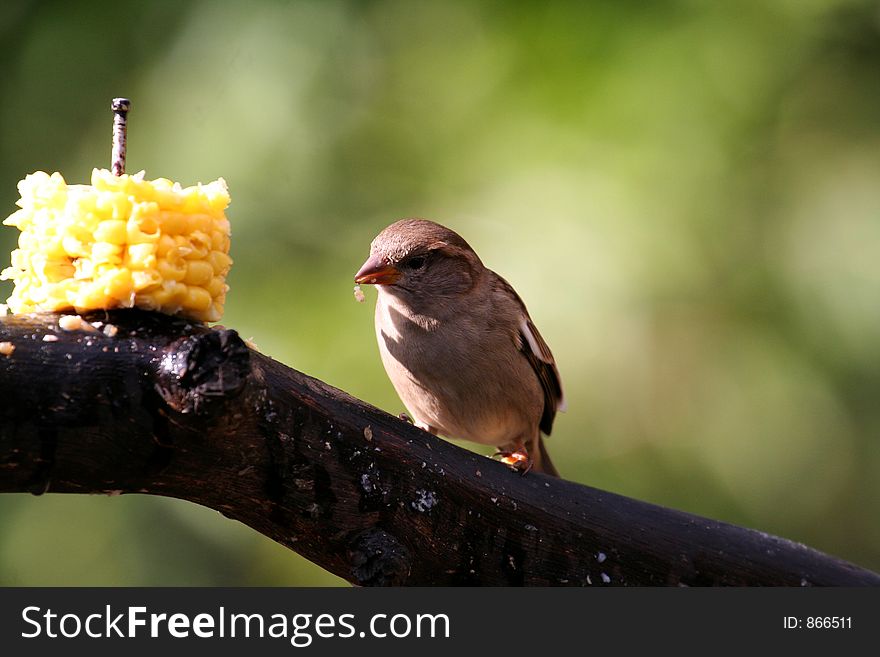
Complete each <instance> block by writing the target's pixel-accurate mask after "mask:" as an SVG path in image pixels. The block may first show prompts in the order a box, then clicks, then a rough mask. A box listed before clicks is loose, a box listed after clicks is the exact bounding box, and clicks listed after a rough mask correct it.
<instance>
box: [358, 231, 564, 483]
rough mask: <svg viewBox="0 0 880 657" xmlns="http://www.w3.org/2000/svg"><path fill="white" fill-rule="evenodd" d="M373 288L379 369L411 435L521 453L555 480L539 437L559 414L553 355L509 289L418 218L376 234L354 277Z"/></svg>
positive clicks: (455, 238) (462, 245) (458, 242)
mask: <svg viewBox="0 0 880 657" xmlns="http://www.w3.org/2000/svg"><path fill="white" fill-rule="evenodd" d="M355 281H356V282H358V283H361V284H365V283H366V284H375V285H376V287H377V288H378V291H379V294H378V299H377V301H376V319H375V324H376V337H377V339H378V342H379V351H380V354H381V356H382V362H383V364H384V365H385V370H386V372H387V373H388V376H389V378H390V379H391V382H392V384H393V385H394V388H395V389H396V390H397V394H398V395H400V398H401V400H402V401H403V403H404V405H405V406H406V408H407V410H408V411H409V413H410V414H411V415H412V417H413V419H414V421H415V423H416V424H417V425H418V426H420V427H421V428H423V429H425V430H427V431H430V432H432V433H435V434H440V435H443V436H446V437H449V438H461V439H465V440H470V441H473V442H477V443H482V444H487V445H494V446H496V447H498V449H499V450H500V451H502V452H504V453H508V454H509V453H514V452H520V453H521V452H522V451H523V450H525V452H526V453H527V455H528V458H529V460H528V461H527V464H526V465H525V466H524V467H525V468H528V467H532V468H534V469H535V470H536V471H539V472H546V473H547V474H552V475H555V476H558V472H557V471H556V468H554V467H553V464H552V462H551V461H550V459H549V457H548V455H547V452H546V449H545V447H544V444H543V440H542V438H541V431H543V432H544V433H546V434H549V433H550V431H551V430H552V428H553V419H554V418H555V416H556V411H557V410H562V409H563V408H564V400H563V393H562V385H561V382H560V378H559V372H558V370H557V368H556V363H555V361H554V359H553V354H552V353H551V352H550V348H549V347H548V346H547V343H546V342H545V341H544V339H543V338H542V337H541V334H540V333H539V332H538V330H537V328H535V325H534V324H533V323H532V320H531V318H530V317H529V313H528V311H527V310H526V307H525V304H524V303H523V302H522V300H521V299H520V297H519V295H517V293H516V292H515V291H514V290H513V288H512V287H511V286H510V284H509V283H508V282H507V281H505V280H504V279H503V278H501V277H500V276H499V275H498V274H496V273H495V272H493V271H492V270H491V269H488V268H486V267H485V266H484V265H483V263H482V262H481V261H480V258H479V256H477V254H476V253H475V252H474V250H473V249H472V248H471V247H470V246H469V245H468V243H467V242H465V240H464V239H462V238H461V236H459V235H458V234H457V233H455V232H454V231H452V230H450V229H448V228H445V227H444V226H441V225H439V224H436V223H434V222H432V221H427V220H425V219H403V220H401V221H398V222H397V223H394V224H392V225H390V226H388V227H387V228H386V229H385V230H383V231H382V232H381V233H379V235H378V236H377V237H376V239H374V240H373V243H372V245H371V248H370V257H369V259H368V260H367V261H366V262H365V263H364V266H363V267H361V269H360V271H359V272H358V273H357V275H356V276H355Z"/></svg>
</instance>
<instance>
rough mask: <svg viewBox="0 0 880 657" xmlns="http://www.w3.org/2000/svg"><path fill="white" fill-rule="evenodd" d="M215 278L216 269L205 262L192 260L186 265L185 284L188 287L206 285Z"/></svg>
mask: <svg viewBox="0 0 880 657" xmlns="http://www.w3.org/2000/svg"><path fill="white" fill-rule="evenodd" d="M213 276H214V268H213V267H212V266H211V263H210V262H207V261H205V260H192V261H190V262H188V263H187V265H186V276H184V278H183V282H184V283H186V284H187V285H205V284H206V283H208V282H209V281H210V280H211V278H212V277H213Z"/></svg>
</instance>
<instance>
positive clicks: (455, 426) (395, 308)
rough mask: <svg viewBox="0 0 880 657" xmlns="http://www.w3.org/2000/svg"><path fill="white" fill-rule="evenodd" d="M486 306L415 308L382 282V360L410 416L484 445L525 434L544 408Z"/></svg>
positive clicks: (525, 366)
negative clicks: (447, 311)
mask: <svg viewBox="0 0 880 657" xmlns="http://www.w3.org/2000/svg"><path fill="white" fill-rule="evenodd" d="M490 311H491V309H487V313H480V312H468V313H466V314H456V315H449V316H444V315H443V314H442V313H436V314H435V316H428V315H426V314H418V313H414V312H412V310H411V308H410V307H409V305H408V304H407V303H406V302H405V301H403V300H402V299H400V298H399V297H397V296H395V295H393V294H391V293H389V292H388V291H386V290H383V289H382V288H381V287H380V289H379V294H378V299H377V303H376V318H375V319H376V337H377V340H378V343H379V351H380V353H381V356H382V363H383V364H384V366H385V370H386V371H387V373H388V376H389V378H390V379H391V382H392V384H393V385H394V388H395V390H396V391H397V394H398V395H399V396H400V398H401V400H402V401H403V403H404V404H405V405H406V407H407V410H408V411H409V412H410V413H411V414H412V415H413V418H414V419H415V420H416V422H418V423H420V424H424V425H430V426H431V427H434V428H436V429H437V430H438V432H439V433H441V434H442V435H445V436H447V437H450V438H461V439H465V440H470V441H473V442H477V443H483V444H488V445H505V444H507V443H509V442H513V441H517V440H523V441H526V440H530V439H532V438H534V436H536V435H537V431H538V428H537V427H538V422H539V420H540V416H541V410H542V407H543V397H542V392H541V389H540V384H539V382H538V380H537V377H535V375H534V372H533V371H532V370H531V368H530V366H529V364H528V362H527V360H526V359H525V358H524V357H523V356H522V354H521V353H520V352H519V351H518V350H517V349H516V348H515V343H514V337H513V336H510V335H508V334H507V333H506V332H504V331H498V330H497V327H493V326H492V321H493V315H492V313H491V312H490ZM493 328H494V330H493Z"/></svg>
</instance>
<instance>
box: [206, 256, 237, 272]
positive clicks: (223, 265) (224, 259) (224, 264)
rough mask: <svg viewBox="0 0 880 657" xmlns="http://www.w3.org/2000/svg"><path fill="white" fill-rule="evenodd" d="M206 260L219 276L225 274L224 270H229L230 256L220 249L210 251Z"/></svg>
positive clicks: (230, 264)
mask: <svg viewBox="0 0 880 657" xmlns="http://www.w3.org/2000/svg"><path fill="white" fill-rule="evenodd" d="M208 260H209V261H210V263H211V266H212V267H213V268H214V273H215V274H220V275H221V276H225V275H226V272H227V271H229V267H230V266H232V258H230V257H229V256H228V255H226V254H225V253H223V252H222V251H211V255H210V256H208Z"/></svg>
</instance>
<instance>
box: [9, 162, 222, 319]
mask: <svg viewBox="0 0 880 657" xmlns="http://www.w3.org/2000/svg"><path fill="white" fill-rule="evenodd" d="M18 190H19V193H20V194H21V199H20V200H19V201H18V202H17V205H18V206H19V207H20V208H21V209H20V210H18V211H16V212H14V213H13V214H12V215H10V216H9V217H8V218H7V219H6V220H5V221H4V222H3V223H4V224H6V225H9V226H15V227H17V228H18V229H19V230H20V231H21V235H20V236H19V240H18V248H17V249H15V250H14V251H13V252H12V263H11V266H10V267H7V268H6V269H4V270H3V272H2V273H0V278H2V279H11V280H13V281H14V282H15V288H14V290H13V292H12V296H10V297H9V299H8V301H7V304H8V306H9V309H10V310H11V311H12V312H13V313H28V312H35V311H65V310H71V309H73V310H75V311H76V312H84V311H87V310H97V309H104V310H107V309H111V308H128V307H134V306H136V307H138V308H144V309H146V310H158V311H160V312H163V313H167V314H170V315H181V316H183V317H187V318H190V319H194V320H199V321H205V322H216V321H218V320H219V319H220V317H221V316H222V314H223V304H224V302H225V298H226V291H227V290H228V286H227V285H226V274H227V273H228V272H229V268H230V266H231V265H232V260H231V259H230V257H229V255H228V254H229V221H228V220H227V218H226V216H225V214H224V210H225V209H226V207H227V206H228V205H229V192H228V191H227V188H226V182H225V181H224V180H223V179H222V178H220V179H218V180H216V181H214V182H212V183H210V184H208V185H201V184H199V185H196V186H193V187H186V188H182V187H181V186H180V185H179V184H178V183H173V182H172V181H170V180H167V179H164V178H159V179H157V180H145V179H144V174H143V172H140V173H138V174H134V175H126V174H123V175H120V176H114V175H113V174H111V173H110V172H109V171H107V170H106V169H95V170H94V171H93V172H92V184H91V185H68V184H67V183H66V182H65V181H64V178H63V177H62V176H61V174H60V173H53V174H52V175H51V176H50V175H49V174H47V173H45V172H42V171H37V172H35V173H32V174H30V175H29V176H27V177H25V179H24V180H22V181H21V182H19V184H18Z"/></svg>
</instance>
